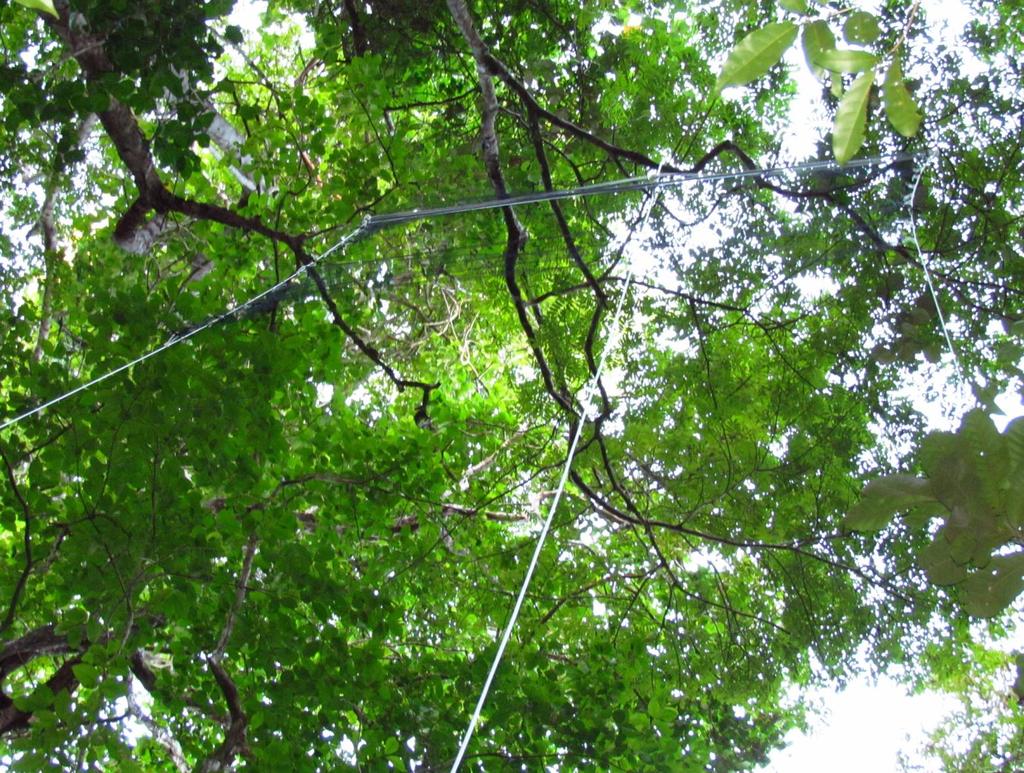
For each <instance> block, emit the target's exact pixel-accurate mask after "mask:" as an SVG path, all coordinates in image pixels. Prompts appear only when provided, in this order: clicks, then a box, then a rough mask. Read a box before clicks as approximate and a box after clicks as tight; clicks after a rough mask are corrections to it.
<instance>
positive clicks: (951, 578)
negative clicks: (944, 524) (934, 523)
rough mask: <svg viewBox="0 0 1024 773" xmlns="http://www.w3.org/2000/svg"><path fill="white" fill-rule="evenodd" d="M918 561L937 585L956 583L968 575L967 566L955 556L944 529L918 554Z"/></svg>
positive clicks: (930, 579)
mask: <svg viewBox="0 0 1024 773" xmlns="http://www.w3.org/2000/svg"><path fill="white" fill-rule="evenodd" d="M917 563H918V565H919V566H920V567H921V568H922V569H923V570H924V572H925V574H927V575H928V581H929V582H931V583H934V584H935V585H954V584H956V583H958V582H960V581H961V580H963V579H964V578H965V577H967V567H965V566H964V565H963V564H962V563H959V562H958V561H957V560H956V559H955V558H954V557H953V553H952V551H951V549H950V544H949V541H948V540H947V539H946V535H945V530H944V529H943V530H941V531H939V533H938V534H936V535H935V538H934V539H933V540H932V541H931V542H930V543H928V545H927V546H926V547H925V548H924V550H922V551H921V552H920V553H919V554H918V557H917Z"/></svg>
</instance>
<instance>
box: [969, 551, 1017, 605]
mask: <svg viewBox="0 0 1024 773" xmlns="http://www.w3.org/2000/svg"><path fill="white" fill-rule="evenodd" d="M1022 591H1024V553H1014V554H1013V555H1009V556H997V557H995V558H993V559H992V562H991V563H990V564H989V565H988V566H986V567H985V568H984V569H980V570H978V571H977V572H974V573H972V574H971V576H970V577H968V578H967V579H966V580H964V583H963V594H964V607H965V608H966V609H967V612H968V613H969V614H972V615H975V616H976V617H994V616H995V615H998V614H999V613H1000V612H1002V611H1003V610H1004V609H1006V608H1007V607H1008V606H1010V604H1012V603H1013V600H1014V599H1015V598H1017V596H1019V595H1020V594H1021V592H1022Z"/></svg>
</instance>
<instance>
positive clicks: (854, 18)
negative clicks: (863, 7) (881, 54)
mask: <svg viewBox="0 0 1024 773" xmlns="http://www.w3.org/2000/svg"><path fill="white" fill-rule="evenodd" d="M880 33H881V30H880V29H879V27H878V19H876V18H875V16H874V14H871V13H868V12H867V11H854V12H853V13H851V14H850V15H849V16H847V17H846V21H845V22H844V23H843V38H844V39H845V40H846V42H847V43H854V44H859V45H867V44H870V43H874V42H875V41H876V40H877V39H878V36H879V34H880Z"/></svg>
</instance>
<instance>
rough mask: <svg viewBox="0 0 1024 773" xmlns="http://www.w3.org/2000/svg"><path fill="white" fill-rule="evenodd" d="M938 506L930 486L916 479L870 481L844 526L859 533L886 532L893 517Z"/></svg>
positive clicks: (896, 478)
mask: <svg viewBox="0 0 1024 773" xmlns="http://www.w3.org/2000/svg"><path fill="white" fill-rule="evenodd" d="M928 504H935V505H938V503H937V502H936V501H935V496H934V494H933V493H932V487H931V482H930V481H928V480H926V479H924V478H917V477H915V476H913V475H887V476H885V477H884V478H877V479H875V480H873V481H870V482H869V483H868V484H867V485H866V486H864V490H863V491H862V492H861V499H860V501H859V502H858V503H857V504H856V505H854V506H853V508H852V509H851V510H850V512H849V513H848V514H847V516H846V518H845V519H844V520H843V525H844V526H845V527H846V528H848V529H856V530H857V531H876V530H878V529H883V528H885V526H886V525H887V524H888V523H889V521H891V520H892V517H893V516H894V515H895V514H896V513H898V512H900V511H901V510H906V509H908V508H910V507H915V506H918V505H928Z"/></svg>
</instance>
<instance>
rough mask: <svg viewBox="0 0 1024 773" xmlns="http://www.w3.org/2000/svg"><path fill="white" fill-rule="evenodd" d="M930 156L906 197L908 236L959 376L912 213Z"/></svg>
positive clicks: (951, 341) (943, 317)
mask: <svg viewBox="0 0 1024 773" xmlns="http://www.w3.org/2000/svg"><path fill="white" fill-rule="evenodd" d="M930 161H931V158H930V157H929V158H926V159H925V161H924V163H922V164H921V166H920V167H919V168H918V170H917V176H916V177H915V178H914V187H913V188H912V189H911V191H910V195H909V196H908V197H907V206H908V207H909V208H910V236H911V238H912V239H913V240H914V248H915V249H916V250H917V257H918V260H919V261H920V262H921V268H922V269H923V270H924V281H925V283H926V284H927V285H928V292H930V293H931V296H932V302H933V303H934V304H935V313H936V314H937V315H938V317H939V327H940V328H942V336H943V337H944V338H945V339H946V348H947V349H949V353H950V355H952V357H953V364H954V365H955V366H956V369H957V371H959V374H960V375H961V376H965V372H964V368H963V365H961V363H960V358H959V356H957V353H956V347H954V346H953V339H952V338H951V337H950V335H949V328H948V327H947V325H946V316H945V315H944V314H943V313H942V304H941V303H939V294H938V292H937V291H936V290H935V282H934V281H933V280H932V272H931V270H930V269H929V268H928V258H927V257H925V254H924V250H922V249H921V242H920V241H919V240H918V238H917V217H916V216H915V215H914V200H915V199H916V198H917V190H918V187H919V186H920V185H921V178H922V177H924V171H925V169H927V168H928V164H929V162H930Z"/></svg>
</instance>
